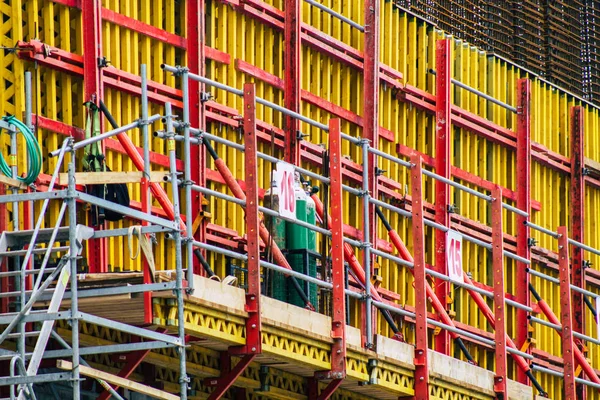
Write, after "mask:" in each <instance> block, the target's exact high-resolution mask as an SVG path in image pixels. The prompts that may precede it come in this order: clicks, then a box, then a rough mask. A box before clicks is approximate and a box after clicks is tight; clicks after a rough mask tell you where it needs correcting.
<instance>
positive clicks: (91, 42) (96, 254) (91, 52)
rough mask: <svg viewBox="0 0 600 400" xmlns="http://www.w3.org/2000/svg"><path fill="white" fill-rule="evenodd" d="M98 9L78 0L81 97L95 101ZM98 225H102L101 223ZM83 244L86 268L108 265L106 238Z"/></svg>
mask: <svg viewBox="0 0 600 400" xmlns="http://www.w3.org/2000/svg"><path fill="white" fill-rule="evenodd" d="M101 10H102V1H101V0H88V1H83V2H81V16H82V19H83V21H85V23H84V24H83V48H84V49H85V51H84V52H83V86H84V99H85V101H86V102H88V101H90V102H92V103H94V104H96V105H98V104H99V101H100V100H102V99H103V97H104V90H103V84H102V69H101V68H100V61H101V57H102V14H101V13H102V11H101ZM101 124H102V121H101ZM101 129H102V125H101ZM103 147H104V146H103ZM98 229H102V226H100V227H98ZM87 248H88V264H89V269H90V272H106V271H107V267H108V261H107V258H108V255H107V249H106V239H92V240H89V241H88V246H87Z"/></svg>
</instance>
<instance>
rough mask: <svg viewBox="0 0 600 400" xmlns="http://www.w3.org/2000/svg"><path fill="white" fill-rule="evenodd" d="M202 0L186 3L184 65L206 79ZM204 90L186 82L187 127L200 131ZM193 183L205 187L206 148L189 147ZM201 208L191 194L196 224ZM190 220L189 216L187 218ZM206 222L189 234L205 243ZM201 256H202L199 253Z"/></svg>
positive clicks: (196, 266)
mask: <svg viewBox="0 0 600 400" xmlns="http://www.w3.org/2000/svg"><path fill="white" fill-rule="evenodd" d="M204 7H205V1H204V0H187V19H186V20H187V27H186V28H187V43H188V45H187V65H188V68H189V70H190V72H191V73H193V74H197V75H200V76H205V73H206V70H205V51H204V42H205V40H204V35H205V29H204V24H205V23H204V16H205V13H204ZM202 91H204V84H200V83H198V82H196V81H194V80H193V79H190V80H189V104H190V124H191V125H192V127H197V128H198V129H200V130H201V131H204V130H205V129H206V118H205V109H204V105H203V103H202V102H201V101H200V93H201V92H202ZM189 162H190V163H191V170H192V181H194V182H195V183H196V185H199V186H203V187H204V186H206V175H205V167H206V149H205V147H204V146H191V148H190V161H189ZM201 209H202V198H201V195H200V193H198V192H195V191H192V216H191V218H192V221H196V219H197V218H198V216H199V215H200V212H201ZM188 218H189V216H188ZM207 224H208V221H207V220H206V219H202V221H201V223H200V225H199V226H198V230H197V231H196V232H190V235H193V236H194V239H195V240H197V241H199V242H203V243H204V242H206V226H207ZM202 253H205V251H204V250H202ZM193 268H194V273H197V274H201V273H203V270H202V268H201V267H200V264H199V263H198V261H197V260H196V259H195V258H194V266H193Z"/></svg>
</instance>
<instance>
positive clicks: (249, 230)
mask: <svg viewBox="0 0 600 400" xmlns="http://www.w3.org/2000/svg"><path fill="white" fill-rule="evenodd" d="M244 145H245V146H246V150H245V152H244V156H245V158H246V160H245V161H246V234H247V236H248V243H247V246H248V265H247V266H248V292H247V293H246V311H247V312H248V320H247V323H246V349H245V351H244V352H245V354H258V353H260V351H261V337H260V331H261V323H260V249H259V245H260V237H259V226H260V222H259V220H258V170H257V155H256V152H257V144H256V92H255V86H254V84H252V83H246V84H244Z"/></svg>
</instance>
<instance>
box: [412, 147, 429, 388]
mask: <svg viewBox="0 0 600 400" xmlns="http://www.w3.org/2000/svg"><path fill="white" fill-rule="evenodd" d="M411 162H412V163H413V164H414V166H413V167H412V168H411V170H410V172H411V186H412V187H411V195H412V200H413V207H412V224H413V228H412V230H413V252H414V269H413V272H414V276H415V283H414V284H415V318H416V323H415V325H416V327H415V338H416V339H415V398H417V399H423V400H426V399H429V362H428V357H427V349H428V345H427V342H428V334H427V286H429V284H428V283H427V277H426V274H425V269H426V268H427V266H426V264H425V224H424V217H423V170H422V167H423V166H422V160H421V157H420V156H418V155H416V156H412V157H411Z"/></svg>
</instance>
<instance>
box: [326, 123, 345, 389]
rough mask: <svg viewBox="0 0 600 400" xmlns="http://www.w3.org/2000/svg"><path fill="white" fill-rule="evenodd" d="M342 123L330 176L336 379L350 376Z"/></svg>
mask: <svg viewBox="0 0 600 400" xmlns="http://www.w3.org/2000/svg"><path fill="white" fill-rule="evenodd" d="M340 133H341V131H340V120H339V119H333V120H331V121H330V122H329V162H330V167H329V177H330V179H331V183H330V189H329V190H330V194H331V202H330V205H331V212H330V215H331V220H332V221H331V222H332V224H331V226H330V229H331V280H332V283H333V293H332V294H333V298H332V303H333V313H332V317H331V320H332V327H331V333H332V338H333V345H332V346H331V373H332V378H334V379H343V378H344V377H345V376H346V294H345V292H344V289H345V267H344V231H343V227H344V219H343V216H344V214H343V208H342V207H343V206H342V205H343V198H342V151H341V140H342V139H341V135H340Z"/></svg>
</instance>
